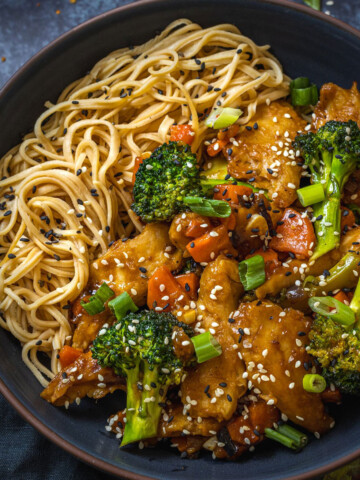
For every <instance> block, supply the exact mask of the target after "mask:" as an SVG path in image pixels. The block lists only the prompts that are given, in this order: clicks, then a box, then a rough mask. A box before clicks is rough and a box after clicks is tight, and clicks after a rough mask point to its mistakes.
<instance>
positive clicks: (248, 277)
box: [239, 255, 266, 290]
mask: <svg viewBox="0 0 360 480" xmlns="http://www.w3.org/2000/svg"><path fill="white" fill-rule="evenodd" d="M239 275H240V281H241V283H242V284H243V286H244V288H245V290H254V288H257V287H260V285H262V284H263V283H264V282H265V279H266V276H265V261H264V258H263V257H262V256H261V255H254V256H253V257H250V258H247V259H246V260H243V261H242V262H240V263H239Z"/></svg>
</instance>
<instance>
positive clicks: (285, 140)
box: [224, 101, 306, 208]
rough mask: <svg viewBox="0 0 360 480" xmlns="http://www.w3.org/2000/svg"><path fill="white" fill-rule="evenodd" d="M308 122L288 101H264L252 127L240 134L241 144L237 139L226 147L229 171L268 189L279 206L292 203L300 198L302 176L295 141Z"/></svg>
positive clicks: (258, 109)
mask: <svg viewBox="0 0 360 480" xmlns="http://www.w3.org/2000/svg"><path fill="white" fill-rule="evenodd" d="M305 126H306V122H305V121H304V120H303V119H302V118H301V117H300V116H299V115H298V114H297V113H296V112H295V110H294V109H293V108H292V106H291V105H290V104H288V103H287V102H284V101H276V102H272V103H271V104H270V105H269V106H267V105H260V106H259V107H258V108H257V110H256V113H255V115H254V117H253V118H252V119H251V125H248V127H249V129H244V130H243V131H242V132H241V133H240V134H239V135H237V136H236V138H235V140H236V142H237V143H238V146H237V145H236V143H235V144H234V143H233V145H232V147H231V149H229V148H228V147H227V148H226V149H224V154H225V156H226V158H227V159H228V161H229V164H228V172H229V173H230V174H231V175H232V176H233V177H234V178H236V179H240V180H244V181H248V180H251V181H252V185H254V186H255V187H258V188H264V189H266V190H268V191H269V195H270V197H271V198H272V199H273V201H274V203H275V205H276V206H278V207H282V208H285V207H288V206H289V205H291V204H292V203H293V202H294V201H295V200H296V199H297V195H296V189H297V188H299V183H300V178H301V177H300V174H301V167H299V166H298V165H297V164H296V163H297V162H298V161H299V159H297V158H296V157H295V153H296V152H294V151H293V149H292V146H291V142H292V141H293V140H294V138H295V137H296V135H297V132H298V131H301V130H303V129H304V127H305ZM254 127H255V128H254ZM252 179H253V180H252Z"/></svg>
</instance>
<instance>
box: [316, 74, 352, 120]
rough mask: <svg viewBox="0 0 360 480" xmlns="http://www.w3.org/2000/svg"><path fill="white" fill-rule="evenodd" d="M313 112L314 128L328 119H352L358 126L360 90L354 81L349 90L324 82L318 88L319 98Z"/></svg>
mask: <svg viewBox="0 0 360 480" xmlns="http://www.w3.org/2000/svg"><path fill="white" fill-rule="evenodd" d="M314 113H315V119H314V121H313V125H314V127H315V129H318V128H320V127H322V126H323V125H324V124H325V123H326V122H329V121H330V120H338V121H340V122H347V121H348V120H354V121H355V122H357V123H358V125H359V126H360V92H359V90H358V88H357V84H356V82H354V83H353V85H352V87H351V88H350V89H349V90H347V89H345V88H341V87H339V86H338V85H335V84H334V83H325V84H324V85H323V86H322V87H321V89H320V99H319V102H318V104H317V105H316V108H315V112H314Z"/></svg>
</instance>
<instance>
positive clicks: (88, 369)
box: [41, 352, 126, 406]
mask: <svg viewBox="0 0 360 480" xmlns="http://www.w3.org/2000/svg"><path fill="white" fill-rule="evenodd" d="M119 389H121V390H125V389H126V387H125V382H124V380H123V379H122V378H121V377H119V376H117V375H115V373H114V372H113V370H112V369H111V368H102V367H100V365H99V364H98V363H97V361H96V360H95V359H94V358H92V356H91V352H87V353H83V354H81V355H80V356H79V357H78V358H77V359H76V360H75V362H73V363H72V364H71V365H68V366H67V367H66V368H64V369H63V370H62V371H61V372H59V373H58V374H57V375H56V376H55V377H54V378H53V379H52V380H51V382H50V383H49V385H48V386H47V387H46V388H45V389H44V390H43V391H42V392H41V397H42V398H44V399H45V400H47V401H48V402H50V403H52V404H54V405H56V406H62V405H68V404H69V403H72V402H74V401H75V400H76V399H78V398H79V399H80V398H83V397H85V396H88V397H91V398H95V399H98V398H102V397H105V395H107V394H108V393H113V392H114V391H115V390H119Z"/></svg>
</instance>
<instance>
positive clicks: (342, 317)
mask: <svg viewBox="0 0 360 480" xmlns="http://www.w3.org/2000/svg"><path fill="white" fill-rule="evenodd" d="M309 306H310V308H311V310H312V311H313V312H315V313H319V314H320V315H324V316H325V317H329V318H331V319H332V320H334V321H335V322H337V323H340V324H341V325H344V326H345V327H348V326H351V325H353V324H354V323H355V313H354V312H353V311H352V310H351V308H350V307H348V306H347V305H345V304H344V303H342V302H339V300H336V299H335V298H333V297H311V298H310V299H309Z"/></svg>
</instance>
